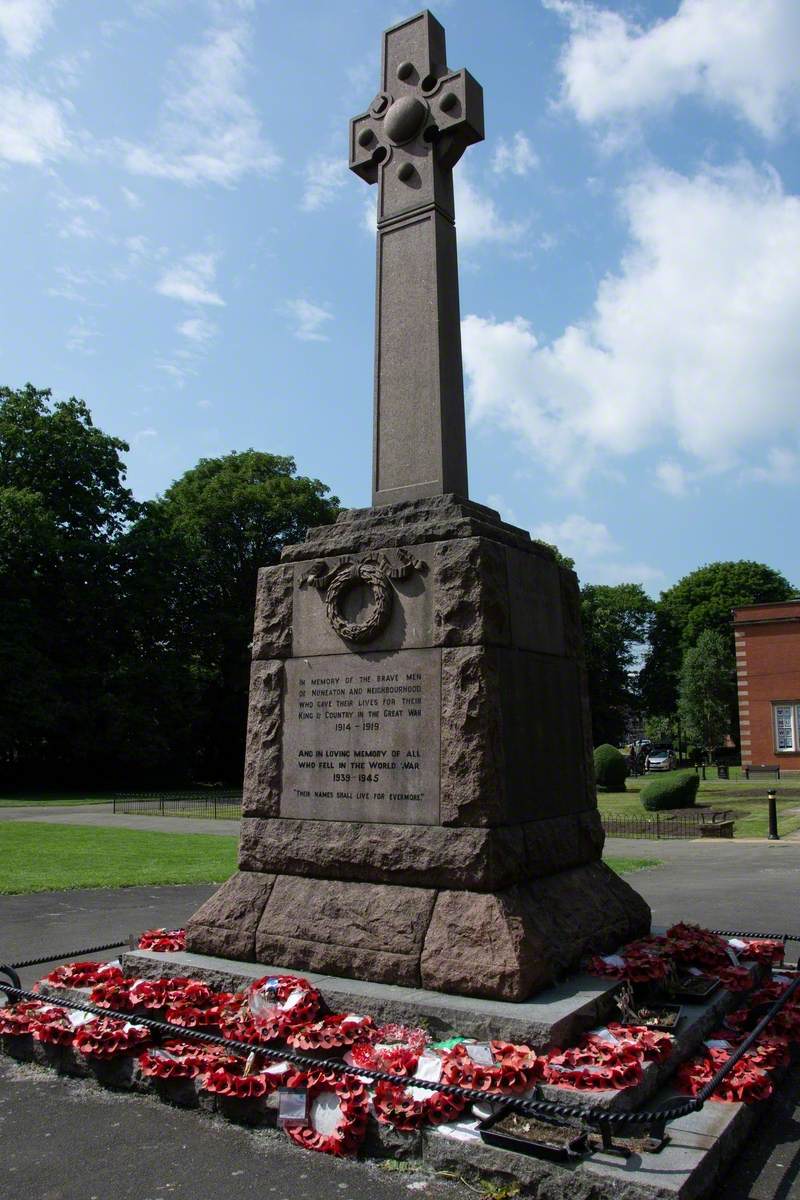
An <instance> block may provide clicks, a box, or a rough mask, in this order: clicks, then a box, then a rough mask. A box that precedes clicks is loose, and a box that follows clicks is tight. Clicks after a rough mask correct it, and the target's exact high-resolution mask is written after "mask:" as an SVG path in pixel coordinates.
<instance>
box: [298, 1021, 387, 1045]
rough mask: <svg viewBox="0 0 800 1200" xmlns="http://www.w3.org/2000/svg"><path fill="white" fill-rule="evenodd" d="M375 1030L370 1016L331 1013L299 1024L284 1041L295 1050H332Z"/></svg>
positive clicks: (366, 1035) (351, 1042) (349, 1043)
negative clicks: (317, 1019)
mask: <svg viewBox="0 0 800 1200" xmlns="http://www.w3.org/2000/svg"><path fill="white" fill-rule="evenodd" d="M374 1032H375V1023H374V1021H373V1020H372V1017H359V1016H356V1014H355V1013H333V1014H332V1015H331V1016H329V1017H322V1018H321V1020H319V1021H313V1022H310V1023H309V1024H307V1025H301V1026H300V1027H299V1028H298V1029H292V1030H290V1031H289V1033H287V1035H286V1041H287V1043H288V1044H289V1045H290V1046H293V1047H294V1049H295V1050H334V1049H339V1048H340V1047H342V1046H352V1045H353V1043H354V1042H357V1041H363V1040H364V1039H365V1038H367V1037H369V1036H370V1034H372V1033H374Z"/></svg>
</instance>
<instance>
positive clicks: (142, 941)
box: [138, 929, 186, 954]
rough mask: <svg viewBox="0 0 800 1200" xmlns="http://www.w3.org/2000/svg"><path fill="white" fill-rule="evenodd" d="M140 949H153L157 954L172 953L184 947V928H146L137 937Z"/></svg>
mask: <svg viewBox="0 0 800 1200" xmlns="http://www.w3.org/2000/svg"><path fill="white" fill-rule="evenodd" d="M138 945H139V949H140V950H155V951H156V953H157V954H171V953H172V954H174V953H175V952H176V951H178V950H185V949H186V930H185V929H146V930H145V931H144V933H143V934H142V935H141V937H140V938H139V943H138Z"/></svg>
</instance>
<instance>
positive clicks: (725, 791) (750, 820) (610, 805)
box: [597, 768, 800, 838]
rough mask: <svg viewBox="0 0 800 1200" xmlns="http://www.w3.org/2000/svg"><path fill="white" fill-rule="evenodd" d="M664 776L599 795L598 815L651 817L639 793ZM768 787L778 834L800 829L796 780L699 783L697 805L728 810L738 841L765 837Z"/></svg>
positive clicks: (798, 783)
mask: <svg viewBox="0 0 800 1200" xmlns="http://www.w3.org/2000/svg"><path fill="white" fill-rule="evenodd" d="M737 770H738V768H737ZM732 772H733V768H732V769H731V773H732ZM710 773H711V772H709V774H710ZM665 775H666V772H664V775H663V776H662V775H661V774H659V775H657V776H647V775H645V776H644V777H638V778H636V779H629V780H628V781H627V783H626V790H625V791H624V792H615V793H607V792H599V793H598V796H597V803H598V807H599V809H600V812H601V813H602V814H603V815H605V816H609V817H644V816H648V817H652V816H653V815H654V814H653V813H647V812H645V810H644V809H643V808H642V802H641V800H640V799H639V792H640V791H641V789H642V788H643V787H644V785H645V784H646V783H648V782H649V780H650V779H651V778H663V777H664V776H665ZM771 787H774V788H775V790H776V792H777V807H778V832H779V833H781V834H787V833H793V832H794V831H795V830H796V829H800V780H798V779H796V778H790V779H778V780H775V779H759V780H746V779H744V778H743V777H742V778H740V779H731V780H725V779H706V780H702V779H701V781H700V790H699V791H698V793H697V803H698V804H703V805H709V806H710V807H711V808H715V809H723V808H729V809H731V810H732V811H733V814H734V818H735V820H736V826H735V829H734V833H735V836H736V837H738V838H761V837H766V836H767V791H768V790H769V788H771Z"/></svg>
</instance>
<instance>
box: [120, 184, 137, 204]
mask: <svg viewBox="0 0 800 1200" xmlns="http://www.w3.org/2000/svg"><path fill="white" fill-rule="evenodd" d="M120 191H121V192H122V196H123V199H124V200H125V203H126V204H127V206H128V208H141V207H142V203H143V201H142V199H141V197H140V196H138V195H137V194H136V192H132V191H131V189H130V188H126V187H123V188H120Z"/></svg>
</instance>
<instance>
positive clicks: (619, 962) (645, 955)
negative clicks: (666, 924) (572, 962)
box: [586, 936, 670, 983]
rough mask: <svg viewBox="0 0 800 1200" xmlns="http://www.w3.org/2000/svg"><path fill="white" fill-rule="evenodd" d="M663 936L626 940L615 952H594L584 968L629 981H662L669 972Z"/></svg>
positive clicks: (595, 973) (591, 971) (668, 957)
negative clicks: (617, 951)
mask: <svg viewBox="0 0 800 1200" xmlns="http://www.w3.org/2000/svg"><path fill="white" fill-rule="evenodd" d="M669 967H670V956H669V955H668V954H667V953H666V938H663V937H655V936H648V937H643V938H639V939H637V941H635V942H629V943H628V945H627V946H623V947H622V949H621V950H620V951H619V953H618V954H608V955H602V954H596V955H595V956H594V957H593V958H590V959H589V962H588V963H587V967H586V969H587V970H588V971H589V973H590V974H591V975H607V976H609V977H610V978H611V979H626V980H628V982H629V983H661V982H662V981H663V980H665V979H666V977H667V975H668V974H669Z"/></svg>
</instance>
